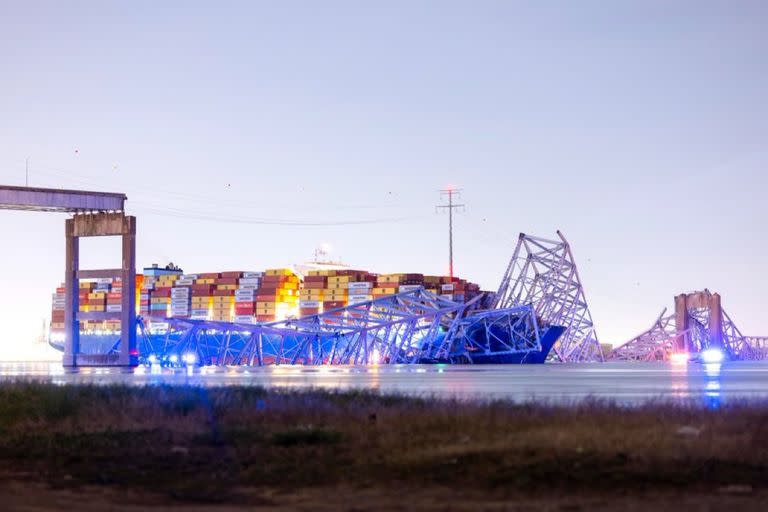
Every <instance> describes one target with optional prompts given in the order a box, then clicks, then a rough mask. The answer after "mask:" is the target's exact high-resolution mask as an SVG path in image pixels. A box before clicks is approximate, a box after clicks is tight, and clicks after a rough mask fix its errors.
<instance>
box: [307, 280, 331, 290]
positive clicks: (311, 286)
mask: <svg viewBox="0 0 768 512" xmlns="http://www.w3.org/2000/svg"><path fill="white" fill-rule="evenodd" d="M327 286H328V284H327V283H326V282H325V281H311V282H310V281H304V288H305V289H307V290H322V289H323V288H325V287H327Z"/></svg>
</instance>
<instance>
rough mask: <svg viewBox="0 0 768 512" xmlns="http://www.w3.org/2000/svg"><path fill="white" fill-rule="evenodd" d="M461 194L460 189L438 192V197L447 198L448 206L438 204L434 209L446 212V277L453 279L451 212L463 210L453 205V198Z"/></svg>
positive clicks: (459, 205) (459, 206) (461, 205)
mask: <svg viewBox="0 0 768 512" xmlns="http://www.w3.org/2000/svg"><path fill="white" fill-rule="evenodd" d="M459 194H461V189H456V188H447V189H443V190H441V191H440V197H441V198H442V197H445V196H448V204H440V205H437V206H436V207H435V208H436V209H437V210H440V209H446V210H448V275H449V276H451V277H453V210H454V209H456V208H464V205H463V204H454V203H453V196H454V195H455V196H456V197H458V196H459Z"/></svg>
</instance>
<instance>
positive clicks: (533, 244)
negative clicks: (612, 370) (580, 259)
mask: <svg viewBox="0 0 768 512" xmlns="http://www.w3.org/2000/svg"><path fill="white" fill-rule="evenodd" d="M557 236H558V240H548V239H545V238H539V237H535V236H531V235H526V234H524V233H520V237H519V238H518V241H517V246H516V247H515V251H514V253H513V255H512V259H511V260H510V262H509V265H508V266H507V270H506V272H505V274H504V278H503V279H502V281H501V285H500V286H499V291H498V293H497V294H496V296H495V298H494V299H493V301H492V306H493V307H495V308H509V307H514V306H523V305H531V306H532V307H533V309H534V312H535V314H536V316H537V318H538V319H539V320H540V321H541V322H542V323H544V324H547V325H560V326H563V327H565V333H564V334H563V335H562V336H561V337H560V339H559V341H558V342H557V343H556V344H555V346H554V347H553V350H552V353H551V355H550V357H551V358H552V359H555V360H560V361H563V362H571V361H573V362H586V361H603V353H602V350H601V348H600V342H599V340H598V338H597V334H596V333H595V326H594V324H593V322H592V315H591V313H590V312H589V306H588V305H587V299H586V296H585V294H584V287H583V286H582V284H581V279H580V278H579V271H578V269H577V267H576V261H575V260H574V258H573V254H572V252H571V247H570V245H569V244H568V241H567V240H566V239H565V237H564V236H563V234H562V233H561V232H560V231H558V232H557Z"/></svg>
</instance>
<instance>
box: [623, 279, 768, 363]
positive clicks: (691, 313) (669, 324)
mask: <svg viewBox="0 0 768 512" xmlns="http://www.w3.org/2000/svg"><path fill="white" fill-rule="evenodd" d="M700 293H704V294H706V295H710V292H709V291H708V290H704V292H700ZM722 314H723V319H722V344H723V350H725V352H726V353H727V354H728V357H729V358H731V359H742V360H762V359H768V337H761V336H745V335H743V334H742V333H741V331H740V330H739V328H738V327H737V326H736V324H735V323H734V322H733V320H731V317H730V316H728V313H726V312H725V310H723V311H722ZM686 315H688V319H689V324H690V327H689V328H688V329H686V330H681V331H678V330H677V324H676V322H675V314H674V313H672V314H667V310H666V308H665V309H664V310H662V312H661V314H660V315H659V317H658V318H657V319H656V321H655V322H654V323H653V325H652V326H651V327H650V328H649V329H648V330H646V331H643V332H642V333H640V334H639V335H637V336H635V337H634V338H632V339H631V340H629V341H627V342H626V343H624V344H622V345H620V346H619V347H616V348H615V349H613V350H612V351H611V353H610V354H609V356H608V359H611V360H617V361H664V360H667V359H669V356H670V354H671V353H673V352H674V350H675V341H676V340H678V339H680V338H681V337H686V338H687V339H688V340H690V347H689V349H690V350H691V351H692V352H701V351H703V350H705V349H706V348H709V346H710V322H711V316H710V312H709V310H708V309H707V308H704V307H698V308H691V309H688V310H687V311H686Z"/></svg>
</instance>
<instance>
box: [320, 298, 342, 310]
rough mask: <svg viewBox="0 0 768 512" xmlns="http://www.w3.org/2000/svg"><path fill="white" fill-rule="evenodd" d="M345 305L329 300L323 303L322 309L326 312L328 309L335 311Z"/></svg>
mask: <svg viewBox="0 0 768 512" xmlns="http://www.w3.org/2000/svg"><path fill="white" fill-rule="evenodd" d="M346 305H347V304H346V303H345V302H343V301H340V300H329V301H326V302H323V309H325V310H326V311H328V310H329V309H336V308H343V307H344V306H346Z"/></svg>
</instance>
